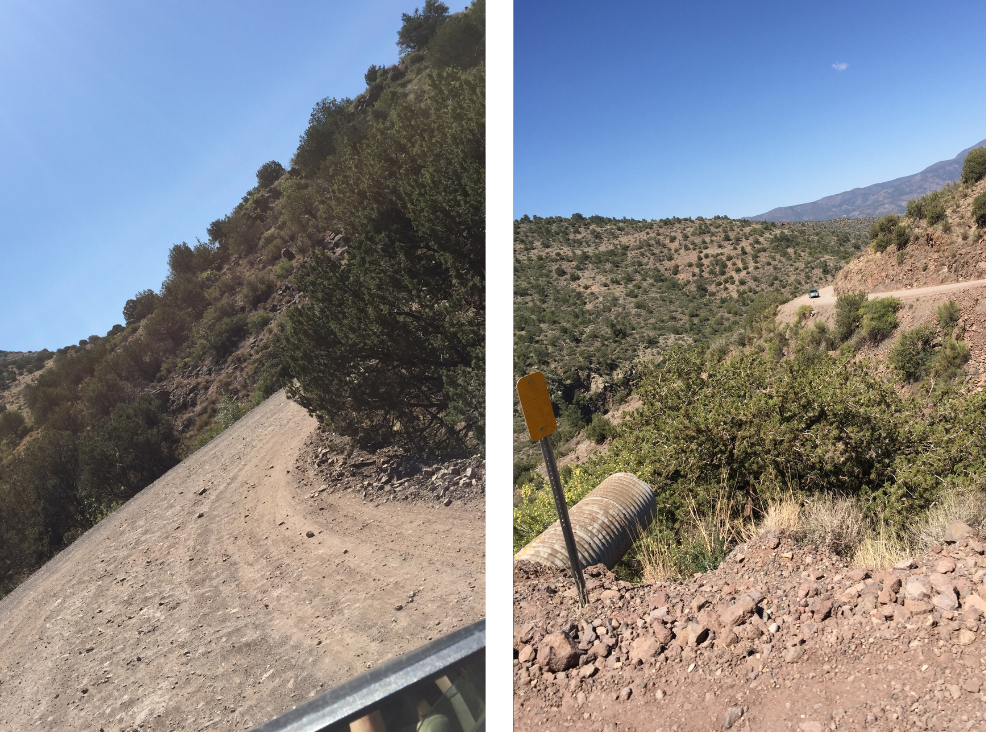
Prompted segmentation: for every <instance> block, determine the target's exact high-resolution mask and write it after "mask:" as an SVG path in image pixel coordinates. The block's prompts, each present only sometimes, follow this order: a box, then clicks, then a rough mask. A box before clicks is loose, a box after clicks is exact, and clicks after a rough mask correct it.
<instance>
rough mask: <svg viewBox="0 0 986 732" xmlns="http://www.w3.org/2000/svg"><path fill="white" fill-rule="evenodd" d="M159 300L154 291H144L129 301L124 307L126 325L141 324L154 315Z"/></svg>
mask: <svg viewBox="0 0 986 732" xmlns="http://www.w3.org/2000/svg"><path fill="white" fill-rule="evenodd" d="M159 299H160V298H159V297H158V295H157V293H156V292H154V290H142V291H141V292H138V293H137V294H136V295H135V296H134V297H133V298H132V299H130V300H127V304H126V305H124V306H123V319H124V321H125V322H126V324H127V325H131V324H132V323H139V322H140V321H141V320H143V319H144V318H146V317H147V316H148V315H150V314H151V313H153V312H154V309H155V308H156V307H157V304H158V300H159Z"/></svg>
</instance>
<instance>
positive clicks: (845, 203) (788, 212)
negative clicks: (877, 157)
mask: <svg viewBox="0 0 986 732" xmlns="http://www.w3.org/2000/svg"><path fill="white" fill-rule="evenodd" d="M984 146H986V140H982V141H981V142H977V143H976V144H975V145H973V146H972V147H969V148H966V149H965V150H963V151H962V152H960V153H959V154H958V155H956V156H955V157H954V158H952V159H951V160H941V161H939V162H937V163H934V164H933V165H929V166H928V167H927V168H925V169H924V170H922V171H921V172H920V173H915V174H914V175H906V176H904V177H903V178H895V179H894V180H891V181H887V182H886V183H875V184H873V185H871V186H866V187H865V188H853V189H852V190H851V191H846V192H844V193H837V194H835V195H833V196H826V197H825V198H820V199H818V200H817V201H812V202H811V203H802V204H799V205H797V206H781V207H780V208H774V209H771V210H770V211H768V212H767V213H763V214H759V215H757V216H748V217H747V218H748V219H750V220H751V221H826V220H828V219H838V218H843V217H846V218H863V217H869V216H877V217H878V216H885V215H887V214H892V213H893V214H902V213H904V211H905V209H906V207H907V202H908V201H910V200H912V199H915V198H920V197H921V196H923V195H925V194H927V193H931V192H932V191H937V190H938V189H940V188H941V187H943V186H945V185H946V184H948V183H954V182H955V181H957V180H958V179H959V176H960V174H961V172H962V161H963V160H964V159H965V157H966V155H968V153H969V151H970V150H973V149H975V148H977V147H984Z"/></svg>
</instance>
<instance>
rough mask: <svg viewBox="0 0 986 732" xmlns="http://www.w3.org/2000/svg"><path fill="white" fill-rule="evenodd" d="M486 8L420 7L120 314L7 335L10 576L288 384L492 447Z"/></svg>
mask: <svg viewBox="0 0 986 732" xmlns="http://www.w3.org/2000/svg"><path fill="white" fill-rule="evenodd" d="M484 8H485V5H484V2H483V0H475V2H473V3H472V4H471V5H470V6H469V7H467V8H466V9H464V10H463V11H462V12H460V13H456V14H450V13H449V9H448V7H447V6H446V5H445V4H443V3H441V2H429V3H427V4H426V6H425V8H424V9H423V10H421V9H418V10H416V11H415V12H414V14H408V13H404V14H403V15H402V21H403V26H402V27H400V30H398V32H397V40H398V42H397V50H398V51H399V60H397V61H396V63H393V64H391V65H388V66H377V65H375V64H374V65H373V66H371V67H370V68H369V69H368V70H367V72H366V74H365V75H364V79H365V82H366V87H365V90H364V91H363V92H362V93H361V94H359V95H357V96H356V97H355V98H354V99H336V98H329V97H327V98H325V99H322V100H321V101H319V102H318V103H317V104H315V106H314V108H313V110H312V112H311V117H310V119H309V124H308V126H307V128H306V129H305V130H304V131H303V132H302V134H301V137H300V141H299V145H298V148H297V150H296V152H295V154H294V155H293V157H292V159H291V161H290V167H289V168H288V169H285V167H284V166H283V165H281V163H279V162H277V161H274V160H271V161H268V162H267V163H264V164H263V165H261V166H260V168H259V169H258V170H257V185H256V186H255V187H253V188H251V189H250V190H248V191H247V192H246V193H245V195H244V196H243V198H242V200H241V201H239V203H237V205H236V206H235V207H234V208H233V210H232V211H230V212H229V213H228V214H227V215H225V216H223V217H221V218H218V219H216V220H215V221H213V222H212V223H211V224H210V225H209V226H208V227H207V230H206V232H205V233H206V235H207V239H206V240H205V241H201V240H198V239H197V240H196V242H195V243H194V244H193V245H189V244H187V243H185V242H182V243H180V244H176V245H174V246H172V247H171V249H170V251H169V252H168V275H167V277H166V279H165V280H164V282H163V283H162V285H161V287H160V290H159V291H158V292H155V291H153V290H144V291H141V292H138V293H136V294H135V296H134V297H133V298H131V299H130V300H128V301H127V302H126V303H125V304H123V303H121V305H122V306H123V307H122V311H123V312H122V315H123V323H121V324H117V325H115V326H113V327H112V328H111V329H110V330H109V331H108V332H107V333H106V334H105V335H90V336H88V337H85V338H82V339H80V340H79V342H78V343H77V344H73V345H69V346H65V347H63V348H59V349H58V350H57V351H56V352H55V353H54V354H51V353H47V352H42V353H41V354H30V355H29V354H25V355H19V354H9V353H6V352H4V355H3V356H2V358H0V517H2V519H3V520H0V596H2V595H3V594H4V593H5V592H7V591H9V590H10V589H11V588H12V587H15V586H16V585H17V583H18V582H20V581H22V580H23V579H24V578H25V577H26V576H28V575H29V574H30V572H32V571H33V570H35V569H36V568H37V567H39V566H40V565H41V564H43V563H44V562H45V561H46V560H48V559H49V558H51V557H52V556H54V555H55V554H57V553H58V552H59V551H61V550H62V549H64V548H65V547H66V546H69V545H70V544H71V543H72V542H73V541H74V540H75V539H76V538H78V536H80V535H81V534H82V533H83V532H85V531H86V530H87V529H88V528H90V527H91V526H93V525H94V524H96V523H97V522H99V521H100V520H102V519H103V518H104V517H106V516H107V515H109V514H110V513H112V512H113V511H114V510H115V509H116V507H118V506H119V505H120V504H121V503H123V502H125V501H126V500H127V499H129V498H130V497H131V496H133V495H134V494H135V493H136V492H138V491H139V490H140V489H142V488H143V487H145V486H146V485H148V484H149V483H151V482H152V481H153V480H154V479H156V478H157V477H159V476H160V475H162V474H163V473H164V472H165V471H166V470H168V469H169V468H171V467H172V466H174V465H175V464H177V463H178V462H179V461H180V460H181V459H182V458H184V457H187V456H188V455H190V454H191V453H193V452H194V451H195V450H197V449H199V448H201V447H202V446H203V445H205V444H206V443H208V441H209V440H210V439H212V438H214V437H215V436H216V435H218V434H219V433H221V432H222V431H223V430H224V429H226V428H228V427H229V426H230V425H231V424H233V423H234V422H235V421H236V420H237V419H239V418H240V417H241V416H242V415H243V414H245V413H246V412H247V411H249V409H251V408H252V407H253V406H255V405H256V404H259V403H261V402H262V401H263V400H264V399H265V398H266V397H268V396H269V395H270V394H272V393H274V392H276V391H277V390H278V389H280V388H282V387H287V388H288V391H289V393H290V396H291V398H293V399H296V400H297V401H298V403H299V404H302V405H303V406H304V407H305V408H306V409H307V410H308V411H309V412H310V413H311V414H313V415H314V416H315V417H316V418H317V419H318V421H319V423H320V425H321V427H322V428H323V429H324V430H325V431H326V432H327V433H329V432H331V433H333V434H334V435H336V436H341V437H342V438H345V439H347V440H350V441H351V442H352V447H353V448H356V447H358V448H362V449H369V450H376V449H379V448H382V447H386V446H399V447H401V448H403V449H410V450H412V451H413V452H415V453H416V454H418V455H424V454H431V455H436V454H442V455H449V454H452V453H455V454H457V455H458V456H460V457H463V456H465V455H469V454H478V453H479V452H481V450H482V446H483V424H484V410H483V405H484V401H483V394H484V368H485V356H484V351H483V349H484V343H485V336H484V330H485V299H484V294H485V293H484V287H485V64H484V57H485V10H484ZM396 20H397V19H396V18H395V21H396ZM395 30H397V23H396V22H395ZM258 162H259V161H258ZM42 365H43V366H44V368H43V369H42V368H41V367H42ZM39 369H40V371H39Z"/></svg>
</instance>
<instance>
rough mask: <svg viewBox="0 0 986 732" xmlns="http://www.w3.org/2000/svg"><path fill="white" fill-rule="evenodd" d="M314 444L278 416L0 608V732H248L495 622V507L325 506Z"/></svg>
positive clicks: (278, 412) (344, 495)
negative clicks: (491, 530)
mask: <svg viewBox="0 0 986 732" xmlns="http://www.w3.org/2000/svg"><path fill="white" fill-rule="evenodd" d="M315 429H316V424H315V420H314V419H312V418H311V417H309V416H308V414H307V413H306V412H305V411H304V410H303V409H302V408H301V407H299V406H298V405H296V404H294V403H292V402H289V401H287V400H286V399H285V398H284V395H283V394H277V395H275V396H273V397H271V398H270V399H268V400H267V401H266V402H265V403H264V404H262V405H261V406H259V407H257V408H256V409H254V410H253V411H252V412H250V413H249V414H247V415H246V416H245V417H243V418H242V419H241V420H240V421H238V422H237V423H236V424H234V425H233V426H232V427H230V428H229V429H227V430H226V431H225V432H223V433H222V434H221V435H219V436H218V437H217V438H215V439H214V440H213V441H212V442H210V443H209V444H208V445H206V446H205V447H204V448H202V449H201V450H199V451H198V452H196V453H195V454H193V455H192V456H191V457H189V458H188V459H187V460H185V461H184V462H183V463H182V464H181V465H178V466H177V467H175V468H174V469H172V470H171V471H169V472H168V473H167V474H165V475H164V476H162V477H161V478H160V479H159V480H157V481H156V482H155V483H153V484H152V485H150V486H148V487H147V488H146V489H144V490H143V491H142V492H141V493H140V494H138V495H137V496H136V497H134V498H133V499H132V500H131V501H129V502H128V503H127V504H126V505H125V506H123V507H122V508H120V509H119V510H118V511H116V512H115V513H113V514H112V515H110V516H109V517H108V518H106V519H105V520H104V521H102V522H101V523H100V524H98V525H97V526H95V527H94V528H93V529H91V530H90V531H89V532H87V533H86V534H85V535H84V536H82V537H81V538H80V539H78V540H77V541H76V542H75V543H74V544H72V545H71V546H70V547H69V548H68V549H66V550H65V551H63V552H62V553H61V554H59V555H58V556H57V557H55V558H54V559H53V560H52V561H50V562H48V564H46V565H45V566H44V567H42V568H41V569H40V570H39V571H38V572H36V573H35V574H34V575H33V576H32V577H30V578H29V579H28V580H27V581H26V582H24V583H23V584H22V585H20V586H19V587H18V588H17V589H16V590H14V591H13V592H12V593H11V594H10V595H8V596H7V597H5V598H4V599H3V600H2V601H0V730H3V731H4V732H6V731H7V730H17V731H19V730H28V729H44V730H59V731H61V730H80V731H81V730H86V731H89V730H92V731H93V732H95V730H100V729H103V730H105V732H111V731H112V732H120V731H124V730H125V731H127V732H129V731H131V730H135V729H138V730H203V729H208V730H210V732H211V731H212V730H232V729H246V728H250V727H253V726H256V725H258V724H260V723H262V722H264V721H266V720H267V719H270V718H272V717H274V716H276V715H277V714H280V713H281V712H284V711H286V710H288V709H290V708H291V707H293V706H295V705H297V704H298V703H300V702H302V701H305V700H306V699H308V698H309V697H311V696H314V695H315V694H317V693H320V692H322V691H325V690H327V689H329V688H331V687H333V686H336V685H338V684H340V683H342V682H343V681H345V680H347V679H349V678H352V677H353V676H355V675H357V674H359V673H361V672H363V671H365V670H366V669H368V668H370V667H373V666H376V665H378V664H380V663H381V662H383V661H385V660H387V659H390V658H393V657H395V656H397V655H400V654H402V653H405V652H407V651H409V650H412V649H414V648H416V647H418V646H420V645H422V644H423V643H426V642H427V641H429V640H431V639H433V638H437V637H438V636H441V635H444V634H446V633H448V632H450V631H452V630H453V629H455V628H458V627H462V626H464V625H467V624H469V623H472V622H474V621H476V620H479V619H480V618H482V617H484V616H485V593H484V577H485V571H484V565H485V556H484V544H485V540H484V536H485V527H484V522H485V516H484V506H483V503H482V500H457V501H454V502H452V503H451V504H450V505H449V506H445V505H444V502H439V501H434V500H433V501H431V502H430V503H413V502H411V503H399V504H393V503H383V502H381V501H377V502H369V501H364V500H363V499H362V498H361V497H360V496H357V495H353V494H352V493H351V492H348V491H338V492H335V493H332V492H330V491H329V490H325V491H322V492H318V488H319V484H318V483H317V480H318V478H317V477H316V476H315V475H312V474H310V473H309V472H308V470H307V469H304V470H299V468H298V459H299V456H301V455H302V453H303V451H304V449H305V443H306V441H307V440H308V438H309V437H310V436H311V435H312V433H313V431H314V430H315ZM365 479H366V480H370V481H374V480H376V478H375V476H374V475H372V474H371V475H366V476H365ZM477 495H480V496H481V495H482V491H481V490H479V491H478V492H477Z"/></svg>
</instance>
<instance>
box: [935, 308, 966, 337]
mask: <svg viewBox="0 0 986 732" xmlns="http://www.w3.org/2000/svg"><path fill="white" fill-rule="evenodd" d="M935 313H936V314H937V315H938V327H939V328H941V330H942V333H944V334H945V335H946V336H949V335H951V334H952V329H953V328H955V324H956V323H958V322H959V318H960V317H961V315H962V310H961V308H959V304H958V303H957V302H955V300H949V301H948V302H943V303H942V304H941V305H939V306H938V307H937V308H936V309H935Z"/></svg>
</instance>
